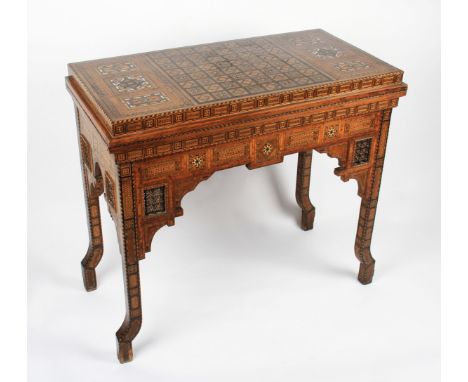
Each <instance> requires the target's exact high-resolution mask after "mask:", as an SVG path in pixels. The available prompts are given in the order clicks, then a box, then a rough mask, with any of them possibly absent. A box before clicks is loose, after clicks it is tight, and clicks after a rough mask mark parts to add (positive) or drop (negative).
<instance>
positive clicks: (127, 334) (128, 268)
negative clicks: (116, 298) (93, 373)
mask: <svg viewBox="0 0 468 382" xmlns="http://www.w3.org/2000/svg"><path fill="white" fill-rule="evenodd" d="M122 265H123V272H124V285H125V302H126V307H127V312H126V315H125V319H124V321H123V323H122V325H121V326H120V328H119V330H117V333H116V337H117V356H118V358H119V361H120V362H121V363H124V362H130V361H131V360H132V359H133V349H132V341H133V339H134V338H135V337H136V335H137V334H138V332H139V331H140V328H141V323H142V312H141V290H140V271H139V266H138V261H137V262H136V263H134V264H129V263H128V257H127V256H125V258H124V259H123V264H122Z"/></svg>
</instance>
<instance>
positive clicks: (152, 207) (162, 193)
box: [144, 186, 166, 215]
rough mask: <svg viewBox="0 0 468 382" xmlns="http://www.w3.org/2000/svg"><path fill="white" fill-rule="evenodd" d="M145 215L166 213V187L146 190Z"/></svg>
mask: <svg viewBox="0 0 468 382" xmlns="http://www.w3.org/2000/svg"><path fill="white" fill-rule="evenodd" d="M144 199H145V215H155V214H161V213H164V212H166V186H159V187H155V188H150V189H147V190H144Z"/></svg>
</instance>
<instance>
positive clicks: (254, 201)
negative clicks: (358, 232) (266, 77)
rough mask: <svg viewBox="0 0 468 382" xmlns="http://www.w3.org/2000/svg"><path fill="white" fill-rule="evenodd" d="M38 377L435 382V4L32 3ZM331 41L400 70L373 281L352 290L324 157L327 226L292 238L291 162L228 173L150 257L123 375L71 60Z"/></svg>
mask: <svg viewBox="0 0 468 382" xmlns="http://www.w3.org/2000/svg"><path fill="white" fill-rule="evenodd" d="M29 16H30V18H29V62H28V63H29V73H28V74H29V81H28V90H29V92H28V97H29V106H28V118H29V147H28V149H29V150H28V151H29V158H28V176H29V184H28V192H29V200H28V212H29V223H28V228H29V238H28V246H29V254H28V256H29V258H28V276H29V280H28V281H29V283H28V306H29V312H28V316H29V333H28V334H29V341H28V345H29V349H28V360H29V379H30V381H63V380H68V381H83V380H85V379H86V380H88V381H98V380H99V381H102V380H110V379H113V380H115V381H123V380H129V378H133V380H135V381H220V380H222V381H239V380H243V381H257V380H269V381H284V380H293V381H306V380H307V381H309V380H312V379H314V380H319V381H343V380H345V379H346V380H349V381H354V380H356V381H358V380H359V381H376V380H377V381H395V380H398V381H413V380H425V381H438V380H439V367H440V365H439V357H440V350H439V347H440V329H439V326H440V275H439V272H440V270H439V261H440V222H439V221H440V177H439V174H440V148H439V147H440V145H439V138H440V23H439V6H438V2H437V1H392V2H384V1H381V2H376V1H353V2H348V1H330V2H326V3H325V2H323V3H322V4H321V5H320V4H318V3H316V2H310V1H307V2H306V1H304V2H299V1H289V2H287V3H284V2H277V3H272V2H271V1H269V2H266V1H256V2H253V1H249V2H243V1H237V2H235V3H234V2H220V1H211V2H210V1H196V2H193V1H192V2H189V1H186V2H181V1H179V2H173V3H171V4H168V3H167V2H164V3H163V2H161V3H157V2H154V1H133V2H131V3H124V2H122V1H119V2H116V1H99V2H98V1H94V2H88V1H81V2H80V3H77V4H75V5H74V6H72V4H71V3H68V2H63V1H42V2H30V7H29ZM311 28H323V29H325V30H327V31H328V32H330V33H332V34H335V35H336V36H338V37H341V38H343V39H345V40H347V41H348V42H350V43H352V44H354V45H357V46H359V47H360V48H362V49H364V50H366V51H368V52H370V53H372V54H374V55H376V56H377V57H379V58H381V59H383V60H385V61H387V62H390V63H391V64H393V65H395V66H397V67H399V68H401V69H403V70H405V78H404V80H405V81H406V82H407V83H408V84H409V91H408V95H407V96H406V97H404V98H402V99H401V100H400V106H399V107H398V108H397V109H395V110H394V113H393V116H392V124H391V129H390V137H389V142H388V151H387V159H386V164H385V171H384V177H383V183H382V190H381V197H380V202H379V208H378V215H377V219H376V226H375V230H374V239H373V245H372V249H373V254H374V257H375V258H376V260H377V264H376V274H375V278H374V282H373V284H371V285H368V286H362V285H360V284H359V283H358V282H357V280H356V279H355V277H356V275H357V270H358V262H357V260H356V259H355V258H354V253H353V245H354V235H355V228H356V224H357V217H358V208H359V198H358V197H357V195H356V189H357V187H356V184H355V182H354V181H350V182H349V183H342V182H341V180H339V178H337V177H335V176H334V175H333V168H334V167H336V166H337V161H336V160H334V159H330V158H328V157H326V156H322V155H319V154H316V155H314V163H313V172H312V185H311V198H312V201H313V203H314V204H315V205H316V208H317V216H316V221H315V228H314V230H313V231H310V232H303V231H302V230H300V228H299V227H298V223H297V221H298V217H299V212H300V210H299V208H298V207H297V206H295V201H294V185H295V171H296V167H295V166H296V156H289V157H286V158H285V161H284V163H283V164H280V165H276V166H272V167H268V168H263V169H258V170H254V171H249V170H247V169H245V168H244V167H240V168H236V169H232V170H228V171H224V172H220V173H217V174H215V175H214V176H213V177H212V178H211V179H209V180H208V181H207V182H204V183H202V184H201V185H200V186H199V187H198V188H197V189H196V190H195V191H194V192H192V193H190V194H188V195H187V196H186V197H185V198H184V203H183V207H184V210H185V216H184V217H181V218H178V219H177V220H176V225H175V226H174V227H171V228H167V227H166V228H163V229H162V230H161V231H160V232H158V234H157V235H156V236H155V239H154V242H153V251H152V252H151V253H149V254H147V259H146V260H144V261H142V262H141V263H140V269H141V279H142V292H143V315H144V322H143V327H142V330H141V331H140V334H139V335H138V336H137V338H136V339H135V340H134V353H135V359H134V361H133V362H132V363H130V364H126V365H120V364H119V363H118V361H117V359H116V356H115V343H114V342H115V339H114V332H115V331H116V330H117V328H118V327H119V326H120V324H121V321H122V319H123V317H124V298H123V296H124V295H123V287H122V274H121V267H120V255H119V253H118V248H117V240H116V235H115V232H114V231H115V229H114V225H113V223H112V221H111V219H110V218H109V216H108V214H107V207H106V206H104V205H103V206H102V215H103V219H104V237H105V253H104V257H103V260H102V262H101V264H100V266H99V267H98V272H97V273H98V290H97V291H95V292H92V293H86V292H85V291H84V289H83V287H82V282H81V272H80V265H79V262H80V260H81V258H82V256H83V255H84V253H85V251H86V248H87V243H88V238H87V229H86V217H85V210H84V202H83V191H82V185H81V174H80V168H79V159H78V144H77V138H76V130H75V124H74V114H73V106H72V102H71V98H70V97H69V95H68V94H67V93H66V91H65V88H64V76H65V75H66V63H68V62H73V61H80V60H86V59H93V58H102V57H108V56H115V55H120V54H129V53H137V52H140V51H148V50H156V49H164V48H170V47H177V46H182V45H190V44H197V43H204V42H212V41H220V40H226V39H233V38H242V37H251V36H255V35H263V34H271V33H280V32H287V31H294V30H303V29H311Z"/></svg>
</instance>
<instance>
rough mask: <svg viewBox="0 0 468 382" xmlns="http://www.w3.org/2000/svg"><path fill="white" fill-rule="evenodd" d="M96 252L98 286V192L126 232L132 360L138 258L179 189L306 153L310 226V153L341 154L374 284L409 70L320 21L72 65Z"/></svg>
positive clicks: (87, 281) (304, 204) (300, 183)
mask: <svg viewBox="0 0 468 382" xmlns="http://www.w3.org/2000/svg"><path fill="white" fill-rule="evenodd" d="M68 70H69V75H68V76H67V77H66V87H67V89H68V91H69V92H70V94H71V96H72V98H73V101H74V105H75V114H76V124H77V131H78V142H79V147H80V158H81V160H80V161H81V167H82V177H83V184H84V191H85V204H86V211H87V220H88V230H89V238H90V239H89V247H88V251H87V253H86V255H85V257H84V258H83V260H82V262H81V265H82V272H83V280H84V285H85V288H86V290H88V291H92V290H94V289H96V287H97V281H96V271H95V269H96V267H97V265H98V264H99V262H100V260H101V258H102V255H103V237H102V228H101V212H100V207H99V197H100V196H101V195H104V198H105V200H106V202H107V206H108V210H109V212H110V215H111V216H112V218H113V220H114V223H115V225H116V228H117V236H118V240H119V248H120V252H121V254H122V265H123V274H124V284H125V301H126V306H127V309H126V315H125V318H124V321H123V323H122V326H121V327H120V328H119V330H118V331H117V333H116V336H117V349H118V358H119V360H120V362H128V361H131V360H132V358H133V350H132V341H133V339H134V338H135V337H136V335H137V334H138V332H139V330H140V327H141V323H142V308H141V288H140V273H139V261H140V260H142V259H144V258H145V254H146V253H147V252H149V251H150V250H151V242H152V240H153V237H154V235H155V233H156V232H157V231H158V230H159V229H160V228H161V227H163V226H166V225H167V226H172V225H174V222H175V218H176V217H179V216H182V215H183V209H182V205H181V202H182V198H183V197H184V196H185V195H186V194H187V193H188V192H190V191H192V190H193V189H195V187H196V186H197V185H198V184H199V183H200V182H201V181H203V180H206V179H208V178H209V177H210V176H211V175H212V174H213V173H214V172H216V171H220V170H224V169H227V168H231V167H235V166H240V165H245V166H246V167H247V168H249V169H255V168H259V167H263V166H268V165H272V164H276V163H280V162H282V161H283V158H284V156H285V155H289V154H295V153H297V154H298V165H297V181H296V200H297V203H298V205H299V207H300V209H301V210H302V218H301V227H302V229H304V230H310V229H312V227H313V223H314V217H315V207H314V206H313V204H312V203H311V201H310V198H309V186H310V172H311V164H312V151H313V150H315V151H317V152H319V153H325V154H327V155H328V156H330V157H332V158H337V159H338V167H337V168H336V169H335V174H336V175H337V176H339V177H340V178H341V179H342V180H343V181H348V180H349V179H355V180H356V181H357V185H358V195H359V196H360V197H361V207H360V211H359V220H358V227H357V233H356V241H355V248H354V252H355V255H356V257H357V259H358V260H359V262H360V267H359V274H358V280H359V281H360V282H361V283H362V284H369V283H370V282H371V281H372V277H373V274H374V264H375V260H374V258H373V256H372V255H371V251H370V246H371V239H372V232H373V227H374V220H375V214H376V208H377V201H378V196H379V190H380V183H381V177H382V170H383V164H384V158H385V152H386V146H387V136H388V130H389V125H390V117H391V113H392V109H393V108H394V107H396V106H397V105H398V100H399V98H400V97H402V96H404V95H405V94H406V91H407V85H406V84H405V83H403V82H402V79H403V71H401V70H400V69H397V68H395V67H393V66H391V65H389V64H387V63H385V62H383V61H381V60H379V59H377V58H376V57H374V56H371V55H369V54H368V53H366V52H364V51H362V50H360V49H358V48H356V47H354V46H352V45H350V44H348V43H346V42H345V41H343V40H341V39H338V38H336V37H334V36H333V35H331V34H329V33H327V32H325V31H323V30H320V29H316V30H308V31H302V32H292V33H284V34H279V35H270V36H261V37H254V38H250V39H242V40H232V41H226V42H219V43H211V44H204V45H196V46H188V47H183V48H178V49H166V50H162V51H155V52H147V53H141V54H134V55H128V56H120V57H113V58H106V59H100V60H93V61H84V62H79V63H73V64H69V65H68Z"/></svg>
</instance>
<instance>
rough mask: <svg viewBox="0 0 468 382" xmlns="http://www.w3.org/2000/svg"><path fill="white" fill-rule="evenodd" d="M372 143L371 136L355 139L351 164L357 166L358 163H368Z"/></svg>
mask: <svg viewBox="0 0 468 382" xmlns="http://www.w3.org/2000/svg"><path fill="white" fill-rule="evenodd" d="M371 145H372V138H366V139H361V140H359V141H356V143H355V146H354V159H353V165H354V166H359V165H360V164H364V163H369V157H370V150H371Z"/></svg>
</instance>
